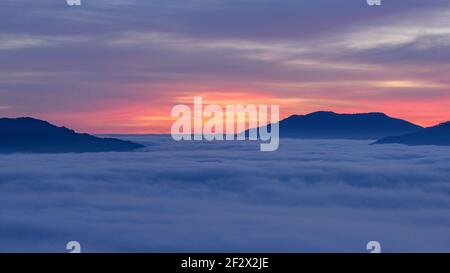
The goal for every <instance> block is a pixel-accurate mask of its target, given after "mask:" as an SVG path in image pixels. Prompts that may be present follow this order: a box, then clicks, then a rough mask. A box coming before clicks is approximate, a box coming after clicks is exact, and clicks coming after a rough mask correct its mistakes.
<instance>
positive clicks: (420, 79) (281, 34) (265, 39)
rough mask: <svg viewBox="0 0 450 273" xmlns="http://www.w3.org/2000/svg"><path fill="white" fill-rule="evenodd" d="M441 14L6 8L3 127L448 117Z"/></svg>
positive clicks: (206, 1) (0, 51)
mask: <svg viewBox="0 0 450 273" xmlns="http://www.w3.org/2000/svg"><path fill="white" fill-rule="evenodd" d="M449 21H450V2H449V1H448V0H429V1H422V0H409V1H404V0H385V1H383V5H382V6H381V7H370V6H368V5H367V4H366V1H365V0H314V1H302V0H183V1H181V0H95V1H94V0H83V4H82V6H81V7H69V6H67V5H66V3H65V1H64V0H39V1H31V0H3V1H2V8H1V10H0V26H1V27H0V116H9V117H15V116H33V117H37V118H42V119H46V120H49V121H51V122H54V123H56V124H59V125H66V126H68V127H72V128H74V129H77V130H80V131H86V132H93V133H109V132H114V133H156V132H162V133H164V132H168V131H169V130H170V124H171V119H170V117H169V114H170V109H171V107H172V106H173V105H174V104H178V103H186V102H190V101H191V100H192V98H193V96H199V95H201V96H203V97H204V100H205V101H206V102H215V103H219V104H226V103H243V104H248V103H252V104H259V103H270V104H280V105H281V116H282V117H286V116H288V115H290V114H294V113H297V114H304V113H308V112H311V111H316V110H333V111H337V112H369V111H382V112H385V113H387V114H389V115H392V116H396V117H400V118H405V119H409V120H411V121H413V122H416V123H418V124H420V125H434V124H436V123H439V122H442V121H446V120H449V119H450V115H449V111H450V110H449V109H450V92H449V87H450V78H449V77H448V72H449V67H450V50H449V49H450V48H449V47H450V25H449V23H448V22H449Z"/></svg>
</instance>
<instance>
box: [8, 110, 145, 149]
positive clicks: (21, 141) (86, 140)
mask: <svg viewBox="0 0 450 273" xmlns="http://www.w3.org/2000/svg"><path fill="white" fill-rule="evenodd" d="M142 147H144V146H142V145H140V144H136V143H133V142H130V141H123V140H119V139H114V138H99V137H95V136H92V135H89V134H79V133H76V132H75V131H73V130H70V129H67V128H65V127H57V126H55V125H52V124H50V123H48V122H46V121H42V120H38V119H33V118H16V119H9V118H1V119H0V153H70V152H72V153H83V152H108V151H130V150H135V149H138V148H142Z"/></svg>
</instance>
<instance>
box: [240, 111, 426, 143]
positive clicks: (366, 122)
mask: <svg viewBox="0 0 450 273" xmlns="http://www.w3.org/2000/svg"><path fill="white" fill-rule="evenodd" d="M278 124H279V128H280V137H281V138H304V139H380V138H383V137H387V136H392V135H402V134H405V133H412V132H415V131H418V130H420V129H423V127H421V126H419V125H416V124H414V123H411V122H408V121H406V120H402V119H398V118H392V117H390V116H388V115H386V114H384V113H381V112H370V113H353V114H338V113H335V112H332V111H317V112H312V113H309V114H306V115H291V116H289V117H287V118H285V119H283V120H281V121H279V122H278ZM264 127H266V126H264ZM264 127H261V128H264ZM267 127H268V129H269V130H270V129H271V125H268V126H267ZM259 129H260V128H254V129H250V130H247V131H245V134H246V136H248V134H249V132H250V131H251V130H259ZM258 132H259V131H258Z"/></svg>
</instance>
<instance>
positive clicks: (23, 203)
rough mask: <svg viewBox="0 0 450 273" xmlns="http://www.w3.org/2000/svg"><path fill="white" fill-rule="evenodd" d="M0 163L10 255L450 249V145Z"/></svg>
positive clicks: (288, 147) (162, 140)
mask: <svg viewBox="0 0 450 273" xmlns="http://www.w3.org/2000/svg"><path fill="white" fill-rule="evenodd" d="M127 138H128V139H131V140H134V141H140V142H141V143H145V144H147V145H149V146H148V148H147V149H146V150H145V151H142V152H136V153H98V154H66V155H2V156H0V157H1V158H0V162H1V163H0V166H1V168H0V191H1V199H0V214H1V218H0V251H18V252H21V251H52V252H64V251H65V244H66V243H67V242H68V241H71V240H77V241H80V242H81V244H82V247H83V250H84V251H90V252H95V251H112V252H116V251H117V252H126V251H155V252H161V251H163V252H166V251H171V252H172V251H256V252H259V251H274V252H278V251H292V252H305V251H308V252H309V251H313V252H325V251H327V252H328V251H332V252H346V251H354V252H366V250H365V245H366V243H367V242H368V241H372V240H377V241H380V242H381V244H382V247H383V251H387V252H398V251H406V252H416V251H446V252H448V251H450V234H449V233H448V230H449V228H450V220H449V217H448V215H449V214H450V181H449V177H450V168H449V167H448V162H449V160H450V156H449V154H450V153H449V151H450V150H449V149H448V148H442V147H439V148H435V147H406V146H401V145H382V146H381V145H377V146H370V145H368V142H365V141H302V140H283V141H282V142H281V147H280V150H279V151H277V152H272V153H261V152H259V146H258V144H257V143H186V142H184V143H174V142H173V141H171V140H170V139H169V138H168V137H164V136H160V137H158V136H154V137H127Z"/></svg>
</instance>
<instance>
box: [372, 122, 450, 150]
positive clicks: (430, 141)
mask: <svg viewBox="0 0 450 273" xmlns="http://www.w3.org/2000/svg"><path fill="white" fill-rule="evenodd" d="M389 143H399V144H405V145H440V146H450V122H446V123H442V124H440V125H437V126H434V127H429V128H424V129H421V130H419V131H417V132H414V133H409V134H404V135H400V136H390V137H385V138H382V139H380V140H378V141H376V142H375V143H374V144H389Z"/></svg>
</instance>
